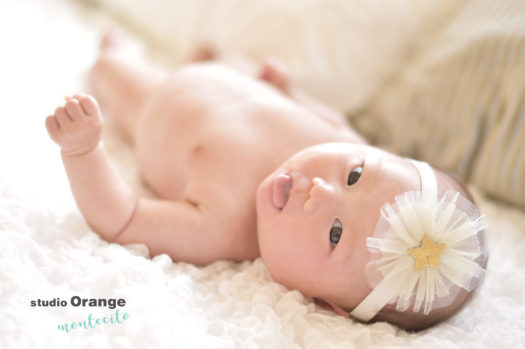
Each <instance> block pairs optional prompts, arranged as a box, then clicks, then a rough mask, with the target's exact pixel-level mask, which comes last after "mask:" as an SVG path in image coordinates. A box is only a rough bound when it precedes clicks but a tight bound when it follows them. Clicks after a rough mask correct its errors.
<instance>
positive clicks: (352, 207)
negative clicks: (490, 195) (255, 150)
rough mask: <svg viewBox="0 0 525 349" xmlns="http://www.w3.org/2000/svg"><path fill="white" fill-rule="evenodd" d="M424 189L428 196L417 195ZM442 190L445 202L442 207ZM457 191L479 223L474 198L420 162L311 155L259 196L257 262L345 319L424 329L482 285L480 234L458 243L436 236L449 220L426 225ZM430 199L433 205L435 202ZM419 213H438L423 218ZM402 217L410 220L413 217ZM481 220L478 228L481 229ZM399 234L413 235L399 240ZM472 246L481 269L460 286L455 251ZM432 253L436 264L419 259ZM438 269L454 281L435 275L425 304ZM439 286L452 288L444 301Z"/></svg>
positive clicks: (324, 149) (316, 151) (355, 154)
mask: <svg viewBox="0 0 525 349" xmlns="http://www.w3.org/2000/svg"><path fill="white" fill-rule="evenodd" d="M429 183H430V184H429ZM432 183H433V184H434V185H432ZM422 184H423V186H424V188H426V189H423V194H422V195H421V192H422ZM435 184H437V186H436V185H435ZM429 185H430V189H428V188H429ZM432 188H433V189H432ZM432 190H434V191H436V190H437V195H436V193H434V194H431V193H432ZM429 191H430V194H429ZM445 192H447V194H446V195H444V198H443V199H446V200H445V201H446V202H445V201H439V200H440V199H439V198H441V197H442V196H443V194H445ZM425 193H426V194H425ZM457 193H459V194H460V195H459V198H456V200H457V206H458V207H461V208H465V209H466V211H467V212H469V214H470V216H472V217H475V216H476V214H477V210H475V206H473V204H471V201H472V198H471V197H470V195H469V194H468V192H467V191H466V189H465V188H464V187H463V186H462V185H461V184H460V182H458V181H457V180H456V179H455V178H453V177H452V176H450V175H447V174H445V173H444V172H441V171H437V170H432V169H431V168H430V167H429V166H428V165H426V164H424V163H418V162H414V161H411V160H409V159H406V158H402V157H399V156H396V155H394V154H391V153H388V152H385V151H382V150H380V149H377V148H373V147H370V146H366V145H361V144H347V143H329V144H322V145H318V146H314V147H311V148H307V149H305V150H303V151H301V152H299V153H297V154H295V155H294V156H292V157H291V158H290V159H288V160H287V161H285V162H284V163H283V164H282V165H281V167H279V168H278V169H277V170H276V171H275V172H274V173H272V174H271V175H270V176H268V177H267V178H266V179H265V180H264V181H263V182H262V183H261V184H260V186H259V188H258V190H257V226H258V234H259V235H258V237H259V248H260V251H261V256H262V259H263V261H264V263H265V264H266V266H267V267H268V270H269V271H270V274H271V275H272V276H273V278H274V279H275V280H276V281H278V282H280V283H282V284H283V285H285V286H287V287H288V288H290V289H298V290H300V291H301V292H302V293H303V294H305V295H307V296H310V297H313V298H315V299H316V300H318V301H319V302H320V303H321V304H323V305H324V306H326V307H329V308H331V309H333V310H334V311H335V312H337V313H339V314H341V315H344V316H349V312H350V313H351V314H350V315H352V316H353V317H355V318H358V319H360V320H363V321H368V320H374V321H383V320H384V321H388V322H391V323H394V324H396V325H399V326H400V327H402V328H405V329H413V330H416V329H421V328H424V327H428V326H431V325H432V324H434V323H437V322H439V321H441V320H444V319H445V318H447V317H449V316H450V315H452V314H453V313H454V312H455V311H456V310H457V309H458V308H459V307H460V305H461V304H463V302H464V301H465V300H466V299H467V298H468V295H469V293H470V291H471V290H472V288H473V287H474V286H475V284H476V282H472V280H474V281H477V280H479V279H480V278H481V275H480V274H481V273H482V268H481V267H479V264H482V265H484V263H485V260H486V253H485V249H484V246H483V243H484V241H478V240H479V239H477V238H478V237H479V236H480V235H481V233H479V234H475V233H474V234H473V236H470V237H465V239H466V240H465V239H463V240H464V241H463V240H462V239H458V238H456V240H458V241H456V242H454V241H453V238H452V237H450V236H449V237H446V238H445V237H444V236H445V235H446V234H445V233H442V234H441V233H439V231H440V230H439V229H441V230H443V231H451V229H450V228H451V225H452V226H453V224H448V225H447V223H448V221H447V220H446V219H445V220H444V221H443V222H444V223H443V224H444V225H443V226H442V227H434V228H431V227H430V226H429V225H430V224H431V223H432V222H431V223H427V221H432V219H434V220H436V217H438V216H443V217H444V218H447V217H448V216H446V217H445V216H444V215H442V214H441V213H443V212H445V215H447V214H448V211H447V210H446V207H447V204H448V202H449V201H451V200H454V195H453V194H457ZM421 196H423V197H426V199H425V200H422V199H421ZM429 196H430V197H431V199H430V200H435V202H434V203H433V204H432V205H431V204H430V203H429V201H428V200H429V199H428V197H429ZM432 197H433V198H432ZM430 202H431V203H432V201H430ZM422 207H423V209H422ZM424 207H427V208H428V207H434V208H437V210H435V211H434V213H428V217H426V216H424V215H425V214H426V213H425V212H426V211H425V210H424ZM454 207H455V206H454ZM414 210H416V211H414ZM418 210H419V211H418ZM421 210H422V211H421ZM427 211H428V210H427ZM454 212H455V211H454ZM414 214H415V215H416V216H417V217H415V216H414ZM407 215H408V216H410V215H412V217H411V220H410V219H409V217H408V216H407ZM414 217H415V218H414ZM458 217H459V218H461V217H460V216H457V215H456V214H455V213H454V214H453V215H452V217H450V218H451V219H452V220H454V222H455V219H457V218H458ZM398 218H399V219H401V221H403V222H404V223H405V224H408V225H409V226H411V228H410V229H407V228H406V227H405V228H402V227H401V228H400V227H399V225H398V224H395V221H396V220H397V219H398ZM425 218H428V219H426V220H425ZM481 221H483V220H482V219H481V220H480V222H478V223H477V225H478V226H479V230H482V229H483V228H484V227H483V226H482V223H483V222H484V221H483V222H481ZM392 222H394V223H392ZM418 222H419V223H418ZM454 222H452V223H454ZM462 222H463V221H460V222H459V223H462ZM392 225H393V226H394V228H396V229H391V226H392ZM418 226H419V227H421V226H425V228H426V230H425V229H423V230H424V231H425V232H426V231H428V232H429V233H428V234H426V233H422V231H423V230H422V229H419V230H418V229H416V227H418ZM438 228H439V229H438ZM403 229H404V231H405V232H406V233H408V234H409V236H408V237H406V236H401V238H400V234H401V235H403V234H404V233H403V232H400V230H401V231H403ZM476 232H477V230H476ZM392 234H393V235H392ZM396 234H397V235H396ZM443 234H445V235H443ZM471 235H472V234H471ZM424 236H427V238H424ZM442 240H443V241H442ZM473 240H475V241H474V242H473ZM481 240H483V238H481ZM424 241H427V242H424ZM476 241H478V245H476V246H477V247H479V248H478V249H480V250H481V251H482V252H483V253H482V254H481V255H479V256H475V257H472V258H471V259H473V260H474V259H475V261H472V262H471V264H476V266H478V268H477V269H476V268H475V267H474V266H471V267H472V272H471V274H472V275H474V273H477V274H476V275H474V277H473V278H469V279H468V280H464V279H465V277H464V275H461V273H459V274H457V273H456V274H457V275H456V274H454V271H455V269H454V268H455V266H456V265H457V263H460V267H463V266H464V265H463V264H461V263H462V260H458V259H457V256H456V255H455V254H454V253H455V251H456V250H455V249H454V248H459V249H460V250H461V248H463V247H465V246H464V245H465V243H466V244H467V245H468V246H467V247H469V246H470V247H472V244H473V243H474V244H475V243H476ZM444 242H448V243H449V246H448V248H446V247H443V245H446V244H444ZM430 243H431V244H430ZM453 243H455V244H456V245H453ZM367 244H368V245H367ZM428 246H430V247H429V248H430V251H434V257H433V256H432V254H431V255H430V256H429V257H427V256H426V255H425V257H421V253H427V252H428V251H429V248H427V247H428ZM422 247H425V248H426V249H425V248H423V249H422ZM470 247H469V248H470ZM436 249H437V250H436ZM400 251H401V252H400ZM436 251H437V252H436ZM461 251H462V250H461ZM418 253H419V254H418ZM460 253H461V252H460ZM450 256H452V257H450ZM416 257H417V258H416ZM436 258H437V261H438V262H437V263H438V264H436V262H435V259H436ZM462 258H463V257H462ZM423 260H424V261H425V262H428V263H426V264H425V263H423ZM450 261H452V262H450ZM458 261H459V262H458ZM439 262H441V265H440V264H439ZM450 263H452V264H450ZM454 263H456V264H454ZM466 263H468V262H466ZM393 270H394V271H393ZM439 270H444V271H445V274H446V275H447V276H449V277H450V278H452V279H453V281H451V280H449V279H446V278H441V280H444V284H443V285H441V284H439V286H440V287H439V290H438V292H437V293H436V301H432V302H430V301H429V297H426V298H425V297H424V294H423V296H421V294H419V295H418V296H416V294H417V289H418V287H421V288H422V285H423V284H424V283H423V277H425V278H429V277H430V275H433V273H434V274H436V273H437V274H439ZM394 274H395V275H394ZM421 275H424V276H423V277H421ZM418 276H419V278H418ZM454 277H456V278H454ZM462 278H463V279H462ZM383 280H386V281H385V282H383ZM389 280H394V282H393V283H392V282H390V281H389ZM396 280H397V281H399V280H401V282H397V281H396ZM454 281H455V282H456V283H454ZM418 282H420V283H421V286H418V285H419V284H418ZM457 284H459V285H460V286H463V287H459V286H457ZM412 286H414V287H412ZM441 286H443V287H441ZM427 288H428V287H427ZM464 288H465V289H466V290H465V289H464ZM381 289H388V290H390V291H389V292H386V291H381ZM412 289H415V290H416V291H414V292H412ZM443 289H445V291H446V290H450V292H449V294H448V296H445V293H446V292H445V293H444V291H443ZM373 290H375V292H372V291H373ZM392 290H394V291H392ZM420 292H421V291H420ZM378 293H379V294H380V296H378V295H377V294H378ZM438 294H439V295H438ZM385 298H386V299H385ZM365 299H366V301H365V302H363V301H364V300H365ZM378 299H379V301H378ZM387 303H389V304H387ZM414 305H416V307H414ZM419 305H421V307H419ZM358 306H359V307H358Z"/></svg>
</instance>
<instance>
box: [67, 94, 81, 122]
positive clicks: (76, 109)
mask: <svg viewBox="0 0 525 349" xmlns="http://www.w3.org/2000/svg"><path fill="white" fill-rule="evenodd" d="M65 108H66V112H67V114H68V115H69V116H70V117H71V119H73V120H78V119H80V118H81V117H83V116H84V112H83V111H82V108H80V105H79V104H78V100H77V99H75V98H68V99H67V102H66V107H65Z"/></svg>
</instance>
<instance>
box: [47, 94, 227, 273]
mask: <svg viewBox="0 0 525 349" xmlns="http://www.w3.org/2000/svg"><path fill="white" fill-rule="evenodd" d="M102 126H103V119H102V115H101V113H100V110H99V108H98V105H97V103H96V101H95V100H94V99H93V98H92V97H88V96H75V97H74V98H68V101H67V103H66V105H65V106H64V107H59V108H57V109H56V111H55V114H54V115H52V116H49V117H48V118H47V119H46V127H47V129H48V132H49V135H50V136H51V138H52V139H53V140H54V141H55V142H56V143H57V144H58V145H60V147H61V149H62V160H63V163H64V167H65V169H66V172H67V175H68V178H69V182H70V186H71V189H72V191H73V195H74V197H75V200H76V203H77V205H78V207H79V209H80V211H81V212H82V214H83V216H84V218H85V219H86V221H87V223H88V225H89V226H90V227H91V228H92V229H93V230H94V231H95V232H97V233H98V234H99V235H100V236H101V237H102V238H104V239H105V240H108V241H112V242H117V243H122V244H124V243H145V244H146V245H148V247H149V248H150V251H151V253H152V254H154V255H155V254H159V253H168V254H169V255H170V256H171V257H173V258H174V259H177V260H184V261H186V262H190V263H196V264H204V263H208V262H210V261H213V260H217V259H222V258H228V259H235V256H234V255H232V252H233V251H231V246H227V245H226V243H227V241H228V239H224V237H223V238H221V239H219V237H220V236H221V235H220V233H219V232H217V229H216V226H217V224H216V222H215V221H214V219H213V217H212V214H211V213H210V212H208V211H207V210H206V209H205V208H199V207H198V206H196V205H193V204H190V203H187V202H172V201H165V200H155V199H145V198H138V197H137V196H136V195H135V193H134V192H133V191H132V190H131V188H130V187H129V186H128V185H127V184H126V183H125V182H124V180H123V179H122V178H121V177H120V176H119V175H118V173H117V172H116V170H115V168H114V167H113V165H112V164H111V162H110V161H109V158H108V156H107V154H106V152H105V150H104V147H103V146H102V143H101V134H102Z"/></svg>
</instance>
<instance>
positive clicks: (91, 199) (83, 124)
mask: <svg viewBox="0 0 525 349" xmlns="http://www.w3.org/2000/svg"><path fill="white" fill-rule="evenodd" d="M46 127H47V129H48V133H49V135H50V136H51V138H52V139H53V140H54V141H55V142H56V143H57V144H58V145H60V147H61V149H62V151H61V155H62V161H63V163H64V167H65V169H66V173H67V175H68V178H69V183H70V186H71V190H72V192H73V196H74V197H75V200H76V203H77V205H78V207H79V209H80V211H81V212H82V214H83V215H84V217H85V219H86V221H87V223H88V224H89V226H90V227H91V228H92V229H93V230H95V231H96V232H98V233H99V234H100V235H101V236H102V237H103V238H104V239H106V240H110V241H111V240H113V238H114V237H115V236H116V235H117V234H118V233H119V232H120V231H121V230H122V229H123V228H124V227H125V226H126V224H127V223H128V221H129V219H130V217H131V216H132V214H133V210H134V207H135V205H136V197H135V194H134V193H133V191H132V190H131V189H130V188H129V186H127V185H126V183H124V182H123V180H122V179H121V178H120V177H119V175H118V174H117V173H116V170H115V169H114V168H113V166H112V164H111V163H110V162H109V159H108V157H107V155H106V152H105V150H104V147H103V146H102V143H101V142H100V140H101V135H102V127H103V119H102V115H101V114H100V111H99V108H98V105H97V103H96V101H95V100H94V99H93V98H92V97H88V96H75V98H67V102H66V104H65V106H64V107H59V108H57V109H56V110H55V114H54V115H52V116H49V117H48V118H47V119H46Z"/></svg>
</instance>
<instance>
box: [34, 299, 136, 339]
mask: <svg viewBox="0 0 525 349" xmlns="http://www.w3.org/2000/svg"><path fill="white" fill-rule="evenodd" d="M30 305H31V306H32V307H67V306H69V305H70V306H73V307H90V308H93V307H107V308H109V309H115V311H114V312H113V313H111V314H109V315H107V316H102V317H96V316H94V315H93V314H92V313H89V315H88V316H87V318H86V319H84V320H79V321H72V322H67V323H63V324H58V330H59V331H64V332H66V333H69V332H71V331H73V330H75V329H78V328H83V329H85V330H87V329H92V328H95V327H97V326H101V325H115V324H121V323H123V322H124V321H126V320H127V319H129V317H130V315H129V314H128V313H127V312H124V311H122V310H121V309H119V308H117V307H125V306H126V300H125V299H122V298H119V299H115V298H109V299H107V298H81V297H79V296H73V297H71V298H70V300H69V303H68V301H67V300H65V299H60V298H53V299H50V300H45V299H44V300H42V299H40V298H39V299H33V300H31V301H30Z"/></svg>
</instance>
